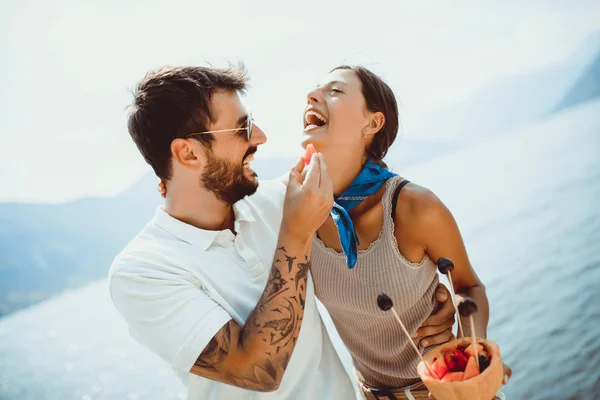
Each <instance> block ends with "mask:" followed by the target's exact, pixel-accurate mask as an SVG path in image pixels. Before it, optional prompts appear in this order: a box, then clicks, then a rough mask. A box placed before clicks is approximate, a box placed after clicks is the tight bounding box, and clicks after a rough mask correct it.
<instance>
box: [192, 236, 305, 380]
mask: <svg viewBox="0 0 600 400" xmlns="http://www.w3.org/2000/svg"><path fill="white" fill-rule="evenodd" d="M302 258H304V262H299V261H298V257H297V256H290V255H289V254H288V253H287V252H286V250H285V248H284V247H283V246H282V247H280V248H278V249H277V253H276V257H275V261H274V262H273V266H272V268H271V273H270V275H269V278H268V280H267V284H266V286H265V290H264V292H263V294H262V296H261V298H260V299H259V301H258V303H257V305H256V307H255V308H254V310H253V311H252V312H251V313H250V314H249V315H248V318H247V319H246V323H245V325H244V327H243V328H242V329H241V332H239V335H237V337H238V338H239V340H237V341H236V340H235V339H233V338H232V335H231V329H238V330H239V329H240V328H239V326H238V325H237V324H235V322H233V321H230V322H229V324H227V325H226V326H225V327H223V328H222V329H221V330H220V331H219V333H218V334H217V335H215V337H213V338H212V340H211V341H210V343H209V344H208V345H207V346H206V348H205V349H204V351H203V352H202V354H201V355H200V357H198V360H197V361H196V363H195V367H197V368H198V369H200V371H199V372H200V374H201V375H204V376H207V377H208V378H211V379H216V380H219V381H222V382H226V383H230V384H233V385H236V386H240V387H243V388H247V389H255V390H270V389H273V388H275V387H276V386H273V385H276V383H277V382H279V381H280V379H281V376H282V375H283V372H284V371H285V368H286V367H287V364H288V362H289V360H290V357H291V355H292V351H293V349H294V345H295V344H296V341H297V340H298V335H299V334H300V326H301V322H302V319H303V316H304V305H305V301H306V285H307V281H308V272H309V270H310V266H311V263H310V261H309V260H308V257H307V256H306V255H304V256H303V257H302ZM281 260H285V262H283V261H281ZM231 326H233V328H231ZM233 337H236V335H234V336H233ZM257 341H258V342H257ZM257 343H259V347H262V350H259V351H257V354H256V356H255V357H256V360H255V361H254V362H253V363H251V367H250V368H249V370H247V371H236V373H235V376H234V375H233V374H231V372H229V373H224V371H223V372H220V368H219V367H220V365H222V364H223V362H224V361H225V360H226V359H227V357H228V356H229V354H230V352H231V346H240V347H241V348H245V347H246V346H251V347H252V348H253V349H255V348H256V346H257ZM197 373H198V371H197Z"/></svg>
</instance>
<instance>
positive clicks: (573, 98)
mask: <svg viewBox="0 0 600 400" xmlns="http://www.w3.org/2000/svg"><path fill="white" fill-rule="evenodd" d="M598 97H600V52H598V54H597V55H596V59H595V60H594V61H593V62H592V64H591V65H590V66H589V67H588V68H587V70H586V71H585V72H584V73H583V74H582V75H581V76H580V77H579V79H577V81H576V82H575V84H574V85H573V86H572V87H571V88H570V89H569V91H568V92H567V94H566V95H565V96H564V98H563V99H562V100H561V101H560V103H559V104H558V105H557V106H556V107H555V108H554V112H557V111H561V110H563V109H566V108H569V107H574V106H576V105H578V104H581V103H584V102H586V101H589V100H592V99H596V98H598Z"/></svg>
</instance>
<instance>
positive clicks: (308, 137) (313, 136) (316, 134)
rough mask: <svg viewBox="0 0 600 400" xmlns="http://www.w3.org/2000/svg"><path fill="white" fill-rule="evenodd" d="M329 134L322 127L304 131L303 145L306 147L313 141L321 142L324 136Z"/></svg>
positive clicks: (314, 142)
mask: <svg viewBox="0 0 600 400" xmlns="http://www.w3.org/2000/svg"><path fill="white" fill-rule="evenodd" d="M326 135H327V130H326V129H322V128H317V129H312V130H310V131H303V132H302V140H301V144H302V147H306V145H307V144H309V143H311V144H313V145H315V146H316V145H318V144H319V142H322V141H323V139H324V137H325V136H326Z"/></svg>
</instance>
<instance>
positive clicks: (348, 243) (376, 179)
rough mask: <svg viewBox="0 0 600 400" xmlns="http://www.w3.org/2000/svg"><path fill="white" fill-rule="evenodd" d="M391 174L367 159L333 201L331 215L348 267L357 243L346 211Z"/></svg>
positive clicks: (354, 254)
mask: <svg viewBox="0 0 600 400" xmlns="http://www.w3.org/2000/svg"><path fill="white" fill-rule="evenodd" d="M392 176H396V174H394V173H393V172H391V171H390V170H388V169H386V168H384V167H382V166H381V165H379V164H376V163H375V162H373V161H372V160H368V161H367V162H366V164H365V165H364V167H363V169H362V171H360V174H358V176H357V177H356V179H354V182H352V184H351V185H350V187H348V189H346V191H344V193H342V194H341V195H340V196H339V197H338V198H336V199H335V201H334V203H333V209H332V210H331V217H332V218H333V222H335V225H336V226H337V228H338V234H339V236H340V243H341V244H342V249H343V250H344V255H345V256H346V262H347V264H348V268H352V267H354V265H355V264H356V260H357V259H358V245H359V242H358V237H357V236H356V231H354V224H353V223H352V219H351V218H350V214H348V212H349V211H350V210H351V209H353V208H354V207H356V206H357V205H358V204H360V202H361V201H363V200H364V199H366V198H367V197H369V196H370V195H372V194H373V193H376V192H377V191H378V190H379V188H380V187H381V185H383V183H384V182H385V181H386V180H388V179H389V178H391V177H392Z"/></svg>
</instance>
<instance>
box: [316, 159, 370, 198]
mask: <svg viewBox="0 0 600 400" xmlns="http://www.w3.org/2000/svg"><path fill="white" fill-rule="evenodd" d="M365 161H366V160H361V161H360V162H359V161H350V160H349V159H348V158H340V159H331V161H329V159H328V158H326V159H325V162H326V163H327V170H328V172H329V176H330V177H331V181H332V182H333V194H334V195H335V196H339V195H341V194H342V193H344V191H345V190H346V189H348V187H350V185H351V184H352V182H354V180H355V179H356V177H357V176H358V175H359V174H360V171H362V169H363V165H364V163H365Z"/></svg>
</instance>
